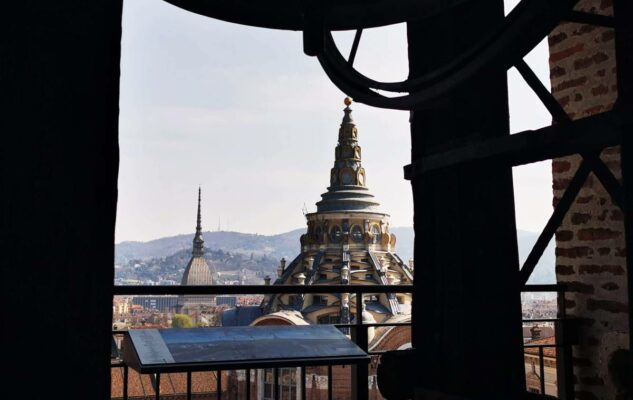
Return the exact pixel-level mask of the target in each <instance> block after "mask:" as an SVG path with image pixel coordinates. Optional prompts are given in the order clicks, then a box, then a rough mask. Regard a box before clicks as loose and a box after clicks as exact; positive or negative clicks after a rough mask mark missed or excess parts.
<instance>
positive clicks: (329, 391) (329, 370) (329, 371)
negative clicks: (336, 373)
mask: <svg viewBox="0 0 633 400" xmlns="http://www.w3.org/2000/svg"><path fill="white" fill-rule="evenodd" d="M332 387H333V385H332V366H331V365H328V366H327V399H328V400H332Z"/></svg>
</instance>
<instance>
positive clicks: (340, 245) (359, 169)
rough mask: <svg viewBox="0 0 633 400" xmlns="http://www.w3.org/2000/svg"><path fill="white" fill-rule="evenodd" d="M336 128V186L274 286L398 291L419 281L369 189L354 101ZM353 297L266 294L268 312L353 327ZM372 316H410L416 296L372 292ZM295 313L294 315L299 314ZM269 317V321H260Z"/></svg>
mask: <svg viewBox="0 0 633 400" xmlns="http://www.w3.org/2000/svg"><path fill="white" fill-rule="evenodd" d="M344 102H345V109H344V110H343V113H344V115H343V121H342V122H341V125H340V128H339V130H338V141H337V145H336V150H335V157H334V166H333V167H332V168H331V170H330V185H329V187H328V188H327V191H326V192H325V193H323V194H322V195H321V198H322V199H321V201H319V202H318V203H316V206H317V210H316V212H313V213H308V214H306V220H307V221H306V222H307V225H308V229H307V231H306V233H305V234H303V235H302V236H301V239H300V241H301V253H300V254H299V255H298V256H297V257H296V258H295V259H294V260H293V261H292V262H290V263H288V264H287V265H286V262H285V260H282V261H281V262H280V264H279V267H278V268H277V279H276V280H275V282H274V284H275V285H279V284H286V285H296V284H299V285H332V284H336V285H377V284H381V285H398V284H400V283H403V284H409V283H411V282H412V281H413V275H412V274H411V270H410V269H409V267H408V266H407V265H406V264H404V262H403V261H402V260H401V259H400V257H398V256H397V255H396V254H395V244H396V237H395V235H393V234H392V233H391V232H390V231H389V215H388V214H385V213H383V212H381V211H380V210H379V209H378V208H379V203H378V202H377V201H376V200H375V199H374V196H373V195H372V194H371V193H370V192H369V189H367V186H366V179H365V169H364V168H363V166H362V164H361V147H360V145H359V143H358V129H357V127H356V124H355V123H354V119H353V118H352V109H351V108H350V106H351V104H352V99H350V98H349V97H347V98H345V101H344ZM350 292H353V291H351V290H350V291H349V292H347V293H346V291H345V290H341V294H340V295H333V294H322V295H300V296H288V295H268V296H266V298H265V299H264V301H263V306H264V307H263V310H264V314H270V313H291V314H292V313H300V315H301V317H302V318H303V320H304V321H306V322H307V323H316V324H319V323H342V324H346V323H350V321H351V320H352V318H353V317H354V316H355V313H356V309H357V308H356V304H355V303H356V301H357V299H356V296H355V295H354V294H353V293H350ZM364 301H365V302H367V303H368V306H367V311H366V313H369V314H372V318H375V319H376V320H377V321H381V322H382V321H386V320H388V319H389V318H392V317H394V316H398V318H402V317H403V316H405V315H407V314H408V313H409V310H410V297H409V296H408V295H402V296H400V298H397V297H396V295H395V293H386V294H366V295H365V299H364ZM293 315H295V314H293ZM262 318H265V317H262Z"/></svg>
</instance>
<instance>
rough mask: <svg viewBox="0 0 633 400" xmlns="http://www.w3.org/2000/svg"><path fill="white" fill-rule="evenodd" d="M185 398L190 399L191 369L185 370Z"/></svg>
mask: <svg viewBox="0 0 633 400" xmlns="http://www.w3.org/2000/svg"><path fill="white" fill-rule="evenodd" d="M187 400H191V371H187Z"/></svg>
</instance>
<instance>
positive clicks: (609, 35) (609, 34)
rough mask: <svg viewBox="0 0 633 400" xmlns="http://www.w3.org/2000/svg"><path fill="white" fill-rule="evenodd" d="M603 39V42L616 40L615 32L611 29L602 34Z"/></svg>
mask: <svg viewBox="0 0 633 400" xmlns="http://www.w3.org/2000/svg"><path fill="white" fill-rule="evenodd" d="M601 38H602V41H603V42H608V41H611V40H613V39H615V30H613V29H609V30H606V31H604V32H602V35H601Z"/></svg>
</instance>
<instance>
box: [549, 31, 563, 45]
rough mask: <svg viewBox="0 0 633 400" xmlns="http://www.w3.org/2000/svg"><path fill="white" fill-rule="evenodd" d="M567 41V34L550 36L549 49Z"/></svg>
mask: <svg viewBox="0 0 633 400" xmlns="http://www.w3.org/2000/svg"><path fill="white" fill-rule="evenodd" d="M565 39H567V34H566V33H565V32H558V33H556V34H553V35H550V36H549V38H548V39H547V43H548V44H549V47H550V48H551V47H554V46H556V45H557V44H559V43H560V42H562V41H563V40H565Z"/></svg>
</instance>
